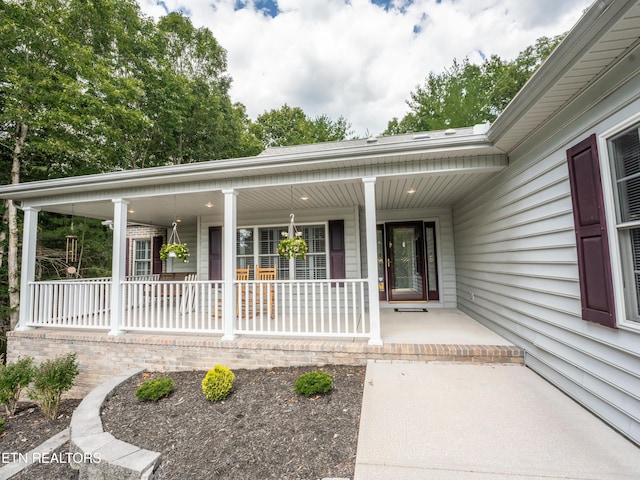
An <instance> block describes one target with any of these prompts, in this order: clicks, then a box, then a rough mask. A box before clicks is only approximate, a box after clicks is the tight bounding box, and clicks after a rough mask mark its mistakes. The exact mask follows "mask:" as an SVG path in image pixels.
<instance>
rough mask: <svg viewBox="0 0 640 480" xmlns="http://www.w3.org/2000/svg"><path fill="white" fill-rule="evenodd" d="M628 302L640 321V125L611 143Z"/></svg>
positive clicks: (631, 314) (630, 312)
mask: <svg viewBox="0 0 640 480" xmlns="http://www.w3.org/2000/svg"><path fill="white" fill-rule="evenodd" d="M609 154H610V156H611V163H612V168H613V181H614V195H615V203H616V227H617V232H618V239H619V242H620V253H621V256H622V269H623V276H624V290H625V295H624V296H625V302H626V307H627V316H628V317H629V319H630V320H633V321H635V322H640V124H637V125H635V126H633V127H632V128H629V129H628V130H625V131H624V132H622V133H620V134H618V135H617V136H615V137H613V138H611V139H610V140H609Z"/></svg>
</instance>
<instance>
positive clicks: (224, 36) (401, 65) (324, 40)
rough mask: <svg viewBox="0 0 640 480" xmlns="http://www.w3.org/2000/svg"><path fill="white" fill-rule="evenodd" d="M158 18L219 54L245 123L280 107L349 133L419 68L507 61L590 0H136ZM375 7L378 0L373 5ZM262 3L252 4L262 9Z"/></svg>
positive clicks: (376, 116)
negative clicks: (182, 27)
mask: <svg viewBox="0 0 640 480" xmlns="http://www.w3.org/2000/svg"><path fill="white" fill-rule="evenodd" d="M139 3H140V5H141V8H142V11H143V12H144V13H146V14H148V15H151V16H154V17H156V18H157V17H159V16H160V15H162V14H164V13H165V9H164V6H166V8H167V9H168V10H170V11H173V10H184V11H187V12H188V14H189V16H190V18H191V21H192V22H193V24H194V25H196V26H198V27H200V26H206V27H208V28H209V29H210V30H211V31H212V33H213V35H214V36H215V37H216V39H217V40H218V42H219V43H220V44H221V45H222V46H223V47H224V48H225V49H226V50H227V60H228V63H229V69H228V70H229V74H230V75H231V77H232V79H233V84H232V89H231V95H232V98H233V100H234V101H239V102H241V103H243V104H244V105H245V106H246V107H247V112H248V114H249V116H250V117H251V118H253V119H255V118H256V117H257V116H258V115H260V114H261V113H263V112H264V111H266V110H271V109H273V108H279V107H281V106H282V105H283V104H284V103H287V104H288V105H290V106H296V107H301V108H302V109H303V110H304V111H305V113H307V115H310V116H317V115H321V114H327V115H329V116H330V117H331V118H334V119H335V118H337V117H338V116H340V115H342V116H344V117H345V118H346V119H347V120H348V121H349V122H350V123H351V124H352V126H353V130H354V133H355V134H356V135H359V136H362V135H364V134H365V132H366V131H368V132H369V133H372V134H378V133H381V132H382V131H383V130H384V129H385V128H386V126H387V122H388V121H389V120H390V119H391V118H393V117H402V116H403V115H404V114H405V113H406V112H407V106H406V103H405V101H406V100H407V99H408V98H409V93H410V92H411V91H412V90H414V89H415V87H416V86H417V85H419V84H422V83H423V82H424V79H425V77H426V76H427V75H428V74H429V72H431V71H433V72H441V71H442V70H443V69H444V68H445V67H447V66H449V65H451V62H452V60H453V59H454V58H457V59H463V58H464V57H466V56H468V57H469V58H470V59H471V60H472V61H478V62H480V61H481V53H480V52H482V54H483V55H486V56H489V55H492V54H496V55H498V56H500V57H502V58H504V59H512V58H515V56H516V55H517V54H518V53H519V52H520V51H522V50H523V49H524V48H526V47H527V46H529V45H532V44H533V43H534V42H535V40H536V39H537V38H539V37H541V36H544V35H546V36H553V35H557V34H560V33H563V32H565V31H567V30H569V29H570V28H571V27H572V26H573V25H574V24H575V23H576V22H577V20H578V19H579V17H580V16H581V14H582V12H583V10H584V9H586V8H587V7H588V6H589V5H590V3H591V1H590V0H442V1H438V0H414V1H407V0H393V1H391V2H389V4H390V6H388V7H387V8H386V9H385V8H384V7H382V6H377V5H374V4H373V3H372V2H370V1H369V0H279V1H278V7H279V14H278V15H277V16H275V17H271V16H269V15H266V14H265V13H264V12H263V11H261V10H257V9H256V7H255V5H256V3H258V2H255V0H247V1H245V2H243V3H245V4H246V7H245V8H242V9H240V10H234V6H235V5H237V4H238V3H239V2H238V0H164V1H162V2H161V4H159V2H158V1H157V0H139ZM377 3H380V2H377ZM263 4H264V2H261V3H258V5H259V6H260V5H263Z"/></svg>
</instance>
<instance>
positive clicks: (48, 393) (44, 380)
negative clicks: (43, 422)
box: [28, 353, 79, 420]
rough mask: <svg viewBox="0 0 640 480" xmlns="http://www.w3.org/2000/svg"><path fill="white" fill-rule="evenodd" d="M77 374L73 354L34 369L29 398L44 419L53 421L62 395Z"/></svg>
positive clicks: (45, 362)
mask: <svg viewBox="0 0 640 480" xmlns="http://www.w3.org/2000/svg"><path fill="white" fill-rule="evenodd" d="M78 373H79V370H78V364H77V362H76V354H75V353H70V354H68V355H65V356H62V357H58V358H54V359H53V360H45V361H44V362H42V363H41V364H40V365H39V366H38V367H37V368H36V369H35V374H34V377H33V386H32V387H31V388H30V389H29V392H28V394H29V398H30V399H31V400H33V401H34V402H36V403H37V404H38V407H40V410H41V411H42V413H43V414H44V416H45V417H47V418H49V419H51V420H53V419H55V418H56V416H57V415H58V409H59V408H60V399H61V397H62V394H63V393H64V392H66V391H68V390H70V389H71V387H72V386H73V382H74V380H75V378H76V376H77V375H78Z"/></svg>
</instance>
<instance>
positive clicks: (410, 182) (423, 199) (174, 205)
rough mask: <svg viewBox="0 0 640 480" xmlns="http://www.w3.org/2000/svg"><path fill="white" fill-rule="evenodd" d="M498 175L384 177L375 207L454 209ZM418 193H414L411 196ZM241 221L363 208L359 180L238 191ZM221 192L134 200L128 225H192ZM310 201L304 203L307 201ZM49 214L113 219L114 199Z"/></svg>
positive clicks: (216, 210)
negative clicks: (253, 216)
mask: <svg viewBox="0 0 640 480" xmlns="http://www.w3.org/2000/svg"><path fill="white" fill-rule="evenodd" d="M492 175H495V173H494V172H484V173H478V172H473V173H471V172H467V173H455V174H444V173H441V174H437V175H433V174H422V175H411V176H406V175H402V176H392V177H380V178H378V179H377V181H376V208H377V209H378V210H402V209H415V208H426V207H440V206H447V205H453V204H454V203H455V202H456V201H457V200H459V199H460V198H462V197H464V196H465V195H467V194H468V193H469V192H471V191H473V190H474V189H476V188H477V187H478V186H479V185H481V184H483V183H485V182H487V181H488V179H489V178H490V176H492ZM412 191H413V193H409V192H412ZM237 192H238V197H237V208H238V217H239V218H240V219H241V217H242V216H243V215H250V214H255V213H259V212H273V211H289V210H291V209H294V210H296V211H301V210H304V209H316V208H350V207H353V206H356V205H364V191H363V183H362V181H361V179H360V178H358V179H352V180H345V181H336V182H316V183H313V182H309V183H298V184H296V185H291V186H289V185H279V186H268V187H253V188H244V189H243V188H240V189H237ZM223 197H224V196H223V194H222V192H220V191H207V192H190V193H179V194H165V195H160V196H145V197H137V198H136V197H129V198H128V200H129V202H130V203H129V214H128V220H129V221H130V222H134V223H142V224H150V225H159V226H170V225H171V222H172V221H173V220H174V218H178V219H179V220H180V221H181V223H182V224H183V225H193V224H195V223H196V222H197V218H198V216H209V215H216V214H217V215H220V214H221V212H222V209H223V207H224V198H223ZM303 197H304V198H306V200H305V199H303ZM44 210H46V211H51V212H56V213H62V214H71V213H72V212H73V214H74V215H76V216H86V217H92V218H99V219H102V220H107V219H111V218H112V217H113V203H112V202H111V200H110V199H109V200H106V199H105V200H100V201H93V202H86V203H84V202H82V203H76V204H73V205H71V204H61V205H55V206H48V207H46V208H44Z"/></svg>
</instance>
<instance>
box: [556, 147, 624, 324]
mask: <svg viewBox="0 0 640 480" xmlns="http://www.w3.org/2000/svg"><path fill="white" fill-rule="evenodd" d="M567 161H568V166H569V183H570V185H571V199H572V203H573V219H574V222H575V231H576V246H577V250H578V273H579V280H580V297H581V301H582V318H583V319H584V320H587V321H590V322H595V323H599V324H602V325H605V326H607V327H611V328H616V318H615V309H614V300H613V280H612V275H611V261H610V257H609V241H608V237H607V226H606V219H605V211H604V197H603V193H602V181H601V177H600V164H599V161H598V149H597V144H596V136H595V135H591V136H590V137H589V138H586V139H585V140H583V141H582V142H580V143H578V144H577V145H575V146H573V147H571V148H570V149H569V150H567Z"/></svg>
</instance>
